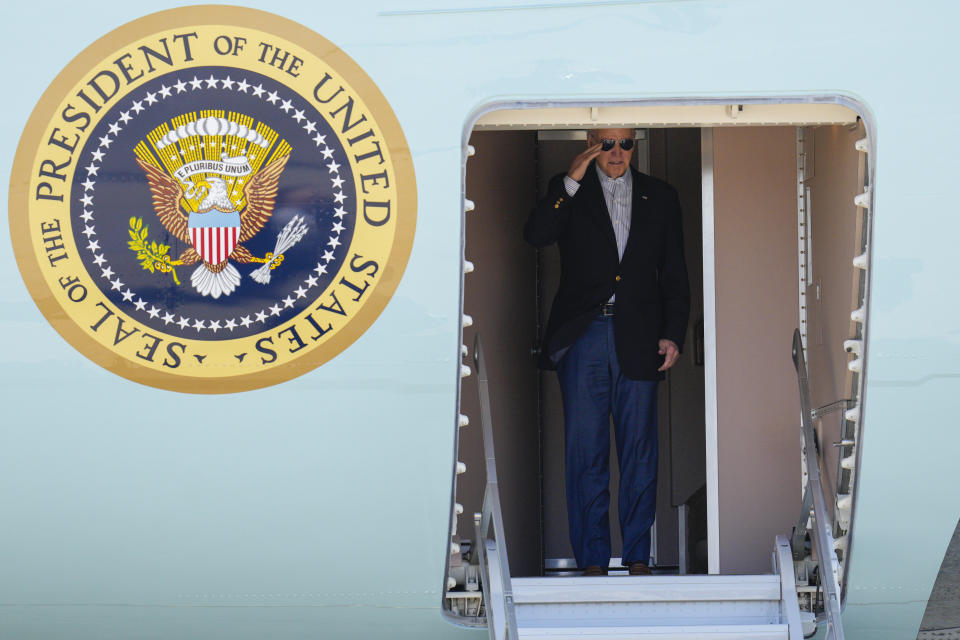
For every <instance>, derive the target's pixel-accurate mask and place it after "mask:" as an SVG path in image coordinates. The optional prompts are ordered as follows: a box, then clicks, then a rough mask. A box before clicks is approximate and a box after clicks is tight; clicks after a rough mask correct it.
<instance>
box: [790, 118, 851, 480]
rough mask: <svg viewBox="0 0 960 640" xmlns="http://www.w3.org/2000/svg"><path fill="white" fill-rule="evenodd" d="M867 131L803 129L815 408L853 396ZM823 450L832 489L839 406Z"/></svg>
mask: <svg viewBox="0 0 960 640" xmlns="http://www.w3.org/2000/svg"><path fill="white" fill-rule="evenodd" d="M864 135H865V133H864V130H863V127H862V125H861V126H858V127H846V126H822V127H817V128H815V129H813V128H811V129H808V130H807V131H806V136H805V137H806V140H807V141H808V143H807V145H806V154H807V157H808V158H812V160H813V161H812V162H810V161H809V160H808V162H807V171H806V173H807V179H806V181H805V185H806V186H807V187H809V188H810V198H809V206H810V213H811V217H812V224H811V234H812V239H813V243H812V250H811V252H810V257H811V258H812V261H811V265H810V266H811V275H812V278H811V280H812V284H811V285H810V287H808V289H807V316H808V330H807V368H808V371H809V375H810V396H811V404H812V406H813V407H814V408H816V407H822V406H825V405H828V404H830V403H832V402H835V401H837V400H840V399H843V398H849V397H850V393H851V385H852V374H851V373H850V371H849V370H848V369H847V362H848V360H850V356H849V355H848V354H847V353H846V352H845V351H844V349H843V343H844V341H845V340H848V339H850V338H854V337H856V331H857V326H856V324H855V323H853V322H852V321H851V319H850V312H851V311H853V310H854V309H855V308H856V307H857V304H858V283H859V282H858V281H859V276H860V274H859V272H858V271H855V270H854V269H853V266H852V260H853V258H854V256H856V255H857V254H859V253H860V234H861V233H862V225H861V224H859V223H860V220H861V219H862V212H861V210H860V209H858V208H857V207H856V206H855V205H854V204H853V199H854V196H856V195H857V194H859V193H860V192H861V191H862V185H863V160H864V156H863V154H861V153H859V152H858V151H857V150H856V149H855V148H854V143H856V141H857V140H859V139H860V138H862V137H863V136H864ZM816 426H817V428H818V430H819V436H820V441H821V442H822V443H824V444H825V445H826V446H824V447H822V451H823V454H824V472H825V477H824V484H825V490H826V491H827V495H828V496H829V495H831V494H832V493H834V491H835V488H836V479H837V474H838V461H837V458H838V453H839V451H840V450H839V449H838V448H837V447H833V446H832V444H833V443H834V442H839V441H840V440H841V439H842V431H841V430H842V428H843V426H844V420H843V414H842V412H836V413H832V414H828V415H827V416H825V417H824V418H823V419H822V420H818V421H817V423H816Z"/></svg>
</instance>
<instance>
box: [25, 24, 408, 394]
mask: <svg viewBox="0 0 960 640" xmlns="http://www.w3.org/2000/svg"><path fill="white" fill-rule="evenodd" d="M225 16H228V17H227V18H226V19H225ZM190 26H227V27H228V26H238V27H243V28H250V29H257V30H260V31H264V32H268V33H272V34H274V35H277V36H279V37H282V38H285V39H286V40H287V41H289V42H294V43H296V44H297V45H299V46H301V47H303V48H304V49H305V50H307V51H309V52H310V53H311V54H313V55H314V56H316V57H317V58H319V59H321V60H323V61H324V62H325V63H326V64H328V65H330V67H332V68H333V69H336V70H337V72H338V73H339V74H341V75H342V76H343V78H344V80H346V81H347V82H348V83H349V84H350V86H351V87H352V88H353V89H354V90H355V91H356V92H357V93H358V94H359V95H360V96H362V98H363V101H364V103H365V104H366V105H367V106H368V108H369V109H370V112H371V113H372V114H373V116H374V117H375V118H376V121H377V124H378V127H379V128H380V130H381V131H382V132H383V137H384V142H385V143H386V145H387V148H388V150H389V152H390V156H391V158H392V163H393V170H394V172H395V176H396V188H397V203H398V208H397V229H396V234H395V236H394V240H393V244H392V246H391V248H390V254H389V262H388V263H386V264H385V265H384V269H383V278H382V280H381V282H380V285H379V286H378V287H377V289H376V290H375V291H373V292H371V293H372V294H373V296H372V297H371V299H369V300H368V301H367V302H366V303H365V304H363V305H362V306H361V307H360V308H359V309H358V310H357V311H356V313H355V314H354V315H353V317H352V319H351V320H350V321H349V322H348V323H347V324H346V325H345V326H344V327H342V328H341V329H339V330H338V331H337V332H336V333H335V334H334V335H332V336H331V337H330V339H329V340H328V341H327V342H326V343H325V344H323V345H319V346H318V347H317V348H316V349H313V350H311V351H310V352H309V353H307V354H304V355H303V356H301V357H299V358H296V359H294V360H292V361H291V362H288V363H284V364H282V365H278V366H276V367H273V368H271V369H269V370H265V371H257V372H252V373H247V374H240V375H235V376H228V377H222V378H201V377H196V376H185V375H178V374H174V373H167V372H164V371H157V370H153V369H149V368H146V367H139V366H137V365H135V364H133V363H131V362H129V361H128V360H126V359H125V358H123V356H121V355H119V354H117V353H114V352H113V351H111V350H110V349H108V348H106V347H104V346H103V345H101V344H100V343H98V342H97V341H96V340H95V339H93V338H92V337H91V336H88V335H87V334H86V332H85V331H84V330H83V329H82V328H81V327H80V326H78V325H77V324H76V322H74V320H73V319H72V318H71V316H70V315H69V314H68V313H67V312H66V310H65V309H64V308H63V307H62V306H61V305H60V304H59V303H58V302H57V300H56V298H55V297H54V295H53V293H52V292H51V291H50V289H49V288H48V286H47V283H46V281H45V280H44V278H43V274H42V272H41V271H40V267H39V265H38V263H37V258H36V255H34V252H33V251H32V249H31V236H30V227H29V216H28V215H27V213H26V212H27V211H29V209H30V195H29V185H30V180H31V179H32V176H31V170H32V167H33V158H34V156H35V154H36V150H37V148H38V145H39V144H40V142H41V140H42V135H43V133H44V131H45V130H46V127H47V126H48V125H49V124H50V122H51V121H52V120H53V118H54V117H55V116H56V112H55V111H56V107H57V106H58V105H59V103H60V100H61V99H62V98H63V96H65V95H66V93H67V92H68V91H69V90H70V88H72V87H73V86H74V84H75V83H76V81H77V79H78V78H80V77H82V74H84V73H87V72H89V71H90V69H91V68H93V66H94V65H95V64H96V63H98V62H100V61H101V60H103V58H104V57H106V56H107V55H108V54H110V53H112V52H114V51H116V50H117V49H119V48H120V47H122V46H124V45H126V44H129V43H130V42H133V41H136V40H137V39H139V38H143V37H146V36H149V35H151V34H154V33H159V32H162V31H165V30H168V29H175V28H182V27H190ZM8 208H9V213H10V215H9V216H8V217H9V221H10V237H11V240H12V242H13V251H14V256H15V258H16V261H17V267H18V268H19V270H20V274H21V277H22V278H23V281H24V283H25V284H26V286H27V290H28V291H29V292H30V296H31V297H32V298H33V301H34V302H35V303H36V305H37V307H38V308H39V309H40V312H41V313H42V314H43V316H44V318H46V320H47V322H49V323H50V325H51V326H52V327H53V328H54V330H56V331H57V333H59V334H60V336H61V337H63V339H64V340H66V341H67V342H68V343H69V344H70V345H71V346H72V347H74V348H75V349H76V350H77V351H79V352H80V353H81V354H83V355H84V356H86V357H87V358H89V359H90V360H92V361H93V362H95V363H97V364H98V365H100V366H101V367H103V368H104V369H106V370H108V371H110V372H111V373H114V374H116V375H119V376H121V377H123V378H126V379H128V380H132V381H134V382H139V383H141V384H145V385H148V386H151V387H156V388H160V389H166V390H169V391H180V392H185V393H198V394H203V393H205V394H214V393H216V394H219V393H233V392H239V391H250V390H253V389H259V388H263V387H268V386H272V385H275V384H279V383H281V382H286V381H287V380H291V379H293V378H296V377H298V376H301V375H303V374H305V373H308V372H310V371H312V370H314V369H316V368H317V367H319V366H320V365H322V364H324V363H325V362H327V361H329V360H331V359H332V358H334V357H336V356H337V355H339V354H340V353H342V352H343V351H344V350H346V349H347V348H348V347H349V346H350V345H352V344H353V343H354V342H356V341H357V339H359V338H360V336H361V335H363V333H365V332H366V331H367V329H369V328H370V327H371V326H373V323H374V322H375V321H376V320H377V318H378V317H379V316H380V314H381V313H382V312H383V310H384V308H385V307H386V306H387V303H388V302H389V301H390V299H391V298H392V297H393V295H394V293H396V290H397V287H398V286H399V284H400V280H401V279H402V277H403V274H404V272H405V271H406V267H407V263H408V262H409V259H410V253H411V251H412V249H413V238H414V234H415V232H416V223H417V189H416V178H415V175H414V167H413V157H412V155H411V153H410V148H409V146H408V145H407V141H406V137H405V136H404V135H403V130H402V129H401V127H400V122H399V120H397V117H396V114H395V113H394V111H393V109H392V108H391V106H390V104H389V103H388V102H387V99H386V97H385V96H384V95H383V93H382V92H381V91H380V89H379V88H378V87H377V85H376V84H375V83H374V82H373V80H372V79H371V78H370V76H368V75H367V73H366V72H365V71H364V70H363V69H362V68H361V67H360V65H358V64H357V63H356V62H355V61H354V60H353V59H352V58H351V57H350V56H348V55H347V54H346V53H345V52H344V51H343V50H341V49H340V48H339V47H337V46H336V45H334V44H333V43H332V42H330V41H329V40H327V39H326V38H324V37H323V36H321V35H320V34H318V33H316V32H315V31H313V30H311V29H309V28H308V27H305V26H303V25H301V24H299V23H297V22H294V21H293V20H290V19H288V18H284V17H282V16H278V15H276V14H273V13H268V12H266V11H260V10H258V9H251V8H248V7H238V6H232V5H195V6H190V7H179V8H176V9H168V10H165V11H160V12H157V13H153V14H149V15H146V16H143V17H141V18H138V19H136V20H133V21H131V22H128V23H126V24H124V25H122V26H120V27H117V28H116V29H114V30H113V31H110V32H109V33H107V34H105V35H104V36H102V37H100V38H99V39H97V40H96V41H95V42H94V43H92V44H91V45H89V46H88V47H86V48H85V49H84V50H83V51H81V52H80V53H79V54H78V55H77V56H76V57H74V58H73V59H72V60H71V61H70V62H69V63H68V64H67V65H66V66H65V67H64V68H63V70H62V71H60V73H59V74H57V77H56V78H55V79H54V80H53V82H51V83H50V85H49V86H48V87H47V89H46V91H44V92H43V95H42V96H41V97H40V99H39V100H38V101H37V104H36V106H35V107H34V109H33V111H32V112H31V114H30V118H29V119H28V121H27V124H26V126H25V127H24V129H23V132H22V133H21V136H20V142H19V143H18V145H17V150H16V154H15V156H14V161H13V169H12V171H11V176H10V192H9V198H8ZM17 212H22V213H17Z"/></svg>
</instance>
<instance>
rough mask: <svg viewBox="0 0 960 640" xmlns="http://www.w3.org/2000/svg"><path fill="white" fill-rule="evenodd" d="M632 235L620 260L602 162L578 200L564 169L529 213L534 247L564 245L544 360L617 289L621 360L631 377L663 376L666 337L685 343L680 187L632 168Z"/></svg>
mask: <svg viewBox="0 0 960 640" xmlns="http://www.w3.org/2000/svg"><path fill="white" fill-rule="evenodd" d="M630 170H631V172H632V173H633V207H632V214H631V222H630V235H629V237H628V239H627V246H626V248H625V249H624V252H623V259H622V260H620V259H619V256H618V254H617V241H616V237H615V236H614V233H613V225H612V223H611V222H610V214H609V213H608V212H607V205H606V202H605V201H604V197H603V189H602V188H601V186H600V179H599V177H598V176H597V170H596V167H595V163H593V162H591V163H590V166H589V167H587V170H586V173H585V174H584V177H583V180H581V182H580V188H579V189H578V190H577V193H576V195H574V196H573V198H571V197H570V196H568V195H567V191H566V189H565V188H564V184H563V174H561V175H557V176H554V177H553V179H551V180H550V185H549V187H548V189H547V194H546V195H545V196H544V198H543V199H542V200H540V202H539V203H537V206H536V208H534V210H533V211H532V212H531V213H530V217H529V218H528V219H527V223H526V225H525V227H524V238H525V239H526V240H527V242H529V243H530V244H532V245H533V246H535V247H538V248H539V247H545V246H547V245H550V244H553V243H554V242H556V243H557V245H558V247H559V249H560V266H561V273H560V287H559V289H558V290H557V295H556V297H555V298H554V300H553V307H552V309H551V311H550V319H549V321H548V322H547V328H546V331H545V332H544V335H543V340H542V342H541V345H540V366H541V367H543V368H546V369H555V368H556V361H555V360H556V359H558V358H557V356H558V355H560V354H562V353H563V352H564V351H565V349H566V348H567V347H569V346H570V345H572V344H573V343H574V342H575V341H576V339H577V338H578V337H579V336H580V334H581V333H583V331H584V330H585V329H586V328H587V326H588V325H589V324H590V322H591V320H593V318H594V317H595V316H596V315H597V312H598V311H599V307H600V305H601V304H602V303H604V302H607V301H608V300H609V299H610V296H611V295H613V293H614V292H616V294H617V297H616V305H615V312H614V316H613V325H614V336H615V341H616V347H617V358H618V360H619V362H620V368H621V369H622V371H623V373H624V375H626V376H627V377H628V378H632V379H635V380H658V379H661V378H663V374H661V373H659V372H658V371H657V369H658V368H659V367H660V366H661V365H662V364H663V356H661V355H659V354H658V353H657V351H658V348H659V347H658V342H659V340H660V338H668V339H670V340H673V342H675V343H676V344H677V347H679V348H681V349H682V348H683V342H684V338H685V336H686V332H687V319H688V315H689V313H690V287H689V283H688V281H687V267H686V263H685V261H684V257H683V230H682V226H681V221H680V203H679V201H678V200H677V192H676V190H675V189H674V188H673V187H671V186H670V185H668V184H667V183H665V182H663V181H662V180H658V179H656V178H653V177H650V176H648V175H646V174H643V173H640V172H638V171H636V170H634V169H633V168H631V169H630Z"/></svg>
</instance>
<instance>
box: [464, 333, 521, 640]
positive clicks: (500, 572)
mask: <svg viewBox="0 0 960 640" xmlns="http://www.w3.org/2000/svg"><path fill="white" fill-rule="evenodd" d="M473 360H474V364H475V365H476V367H477V391H478V395H479V396H480V417H481V423H482V424H481V428H482V432H483V457H484V462H485V468H486V473H487V484H486V487H485V489H484V492H483V509H482V511H481V512H480V513H476V514H474V516H473V519H474V528H475V532H476V539H475V545H474V548H476V550H477V554H478V559H479V564H480V572H481V577H480V583H481V586H482V588H483V599H484V603H485V605H486V615H487V626H488V628H489V630H490V638H491V639H492V640H517V638H518V634H517V616H516V611H515V608H514V603H513V584H512V580H511V577H510V563H509V560H508V559H507V544H506V536H505V535H504V532H503V510H502V509H501V508H500V487H499V484H498V482H497V458H496V455H495V453H494V448H493V418H492V415H491V411H490V385H489V379H488V378H487V363H486V358H485V357H484V355H483V343H482V341H481V339H480V333H479V332H478V333H477V337H476V339H475V340H474V343H473ZM491 525H492V526H493V534H494V540H490V539H488V538H487V535H488V534H489V531H490V526H491ZM501 598H502V599H501Z"/></svg>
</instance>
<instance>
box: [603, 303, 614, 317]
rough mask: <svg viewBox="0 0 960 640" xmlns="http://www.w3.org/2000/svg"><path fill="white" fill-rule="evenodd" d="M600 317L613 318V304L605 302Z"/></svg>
mask: <svg viewBox="0 0 960 640" xmlns="http://www.w3.org/2000/svg"><path fill="white" fill-rule="evenodd" d="M600 315H602V316H612V315H613V303H612V302H604V303H603V304H601V305H600Z"/></svg>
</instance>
